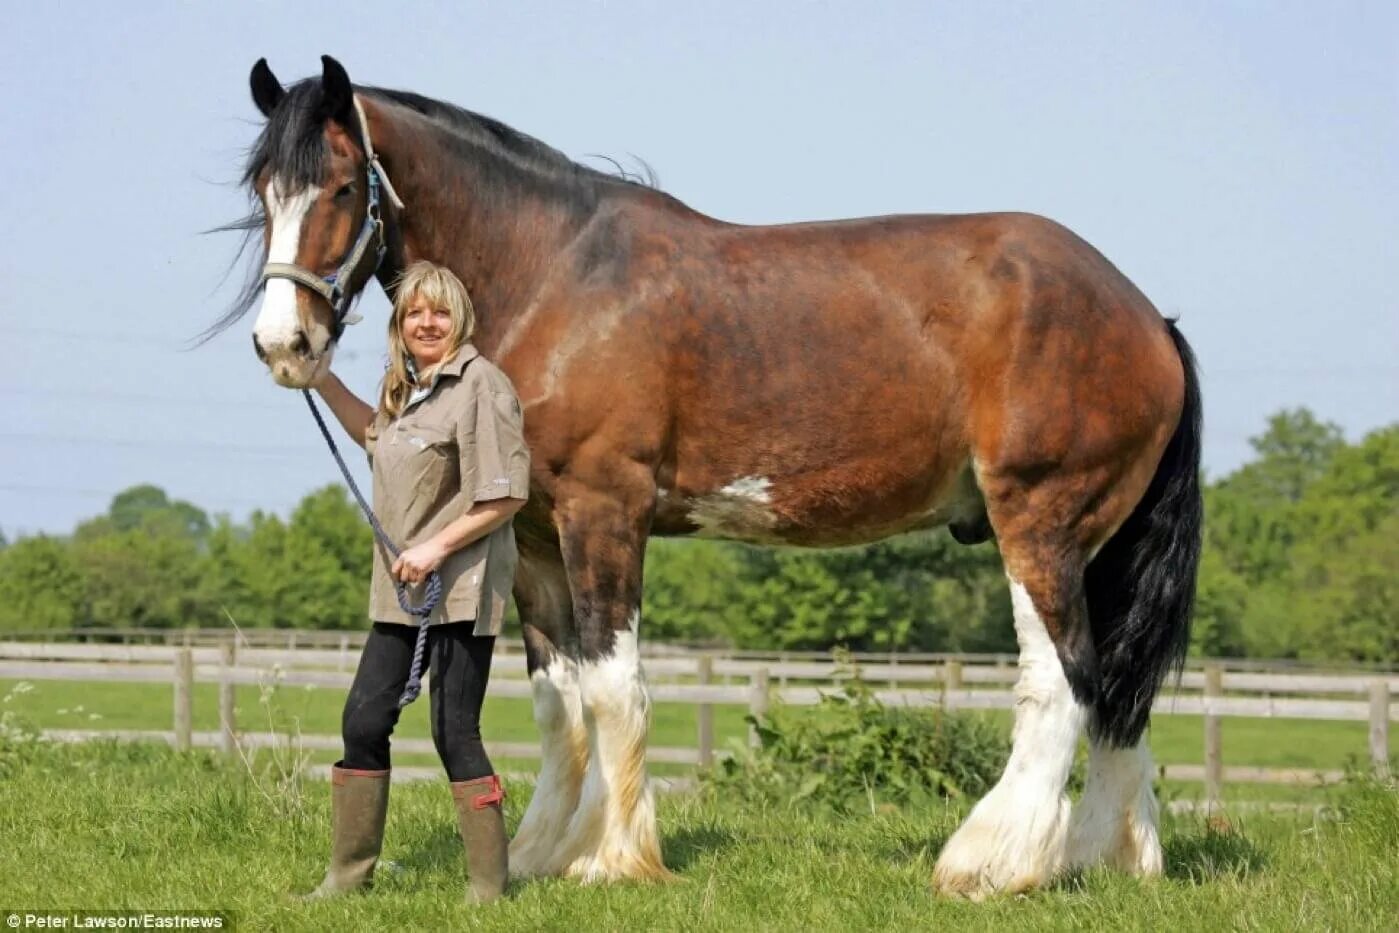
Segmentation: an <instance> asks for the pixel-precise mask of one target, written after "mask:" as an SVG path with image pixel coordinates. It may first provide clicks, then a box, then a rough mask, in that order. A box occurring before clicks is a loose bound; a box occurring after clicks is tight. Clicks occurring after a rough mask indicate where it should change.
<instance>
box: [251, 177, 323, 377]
mask: <svg viewBox="0 0 1399 933" xmlns="http://www.w3.org/2000/svg"><path fill="white" fill-rule="evenodd" d="M286 188H287V185H285V184H284V183H283V182H282V179H280V178H273V179H272V180H271V181H270V182H269V183H268V185H267V218H268V222H269V224H270V225H271V227H272V234H271V236H270V237H269V238H268V243H267V261H268V262H285V263H291V264H294V263H295V262H296V252H297V249H298V247H299V246H300V245H301V227H302V225H303V224H304V223H305V222H306V215H307V213H309V212H310V210H311V205H313V204H315V203H316V198H318V197H319V196H320V193H321V189H320V188H319V187H317V186H316V185H307V186H306V187H305V188H303V189H302V190H301V191H298V192H297V193H296V194H293V195H288V194H285V193H284V192H285V191H286ZM296 290H297V285H296V283H295V282H293V281H292V280H291V279H268V281H267V284H266V286H265V287H264V290H263V293H262V308H261V309H260V310H259V311H258V315H257V323H256V324H254V325H253V333H254V334H256V335H257V339H258V343H260V344H262V347H263V349H264V350H265V351H266V352H267V353H268V355H269V356H271V355H272V354H275V353H278V352H282V353H285V352H287V350H288V349H289V348H290V347H291V343H292V341H293V340H294V339H295V338H296V334H297V332H298V331H299V330H300V329H301V318H300V316H299V315H298V314H297V313H296Z"/></svg>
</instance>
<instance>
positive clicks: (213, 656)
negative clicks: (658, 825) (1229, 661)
mask: <svg viewBox="0 0 1399 933" xmlns="http://www.w3.org/2000/svg"><path fill="white" fill-rule="evenodd" d="M358 655H359V648H358V646H357V645H352V644H351V643H350V642H349V640H348V639H346V640H344V641H341V642H339V643H338V644H336V645H335V646H334V647H322V648H293V649H290V650H288V649H287V648H285V647H275V648H273V647H249V646H244V645H241V644H239V645H235V644H234V642H233V641H231V640H227V639H225V640H224V641H223V642H222V643H219V644H210V645H205V646H190V647H185V646H170V645H158V644H92V643H53V642H48V643H45V642H0V678H6V679H25V680H57V681H79V682H98V683H101V682H128V683H131V682H135V683H159V684H171V685H172V686H173V688H174V709H173V719H174V723H173V725H174V728H173V730H172V731H170V732H165V731H136V732H132V731H106V732H102V731H91V730H49V733H48V734H50V735H51V736H52V737H53V738H57V739H63V740H79V739H84V738H99V737H111V738H120V739H156V740H164V741H168V742H171V743H172V744H174V745H175V746H176V747H177V748H181V749H188V748H190V747H192V746H195V745H200V746H217V747H220V748H222V749H223V750H224V751H225V752H227V753H230V754H232V753H235V752H236V751H237V748H238V746H239V745H241V746H243V747H264V746H268V745H272V744H275V743H277V742H279V741H281V742H285V741H286V737H284V736H283V737H278V736H275V735H272V734H268V733H252V732H244V731H241V730H240V729H239V726H238V722H237V715H236V707H235V697H234V690H235V688H236V687H237V686H238V685H255V686H267V685H269V684H274V683H275V684H279V685H284V686H314V687H328V688H337V689H348V687H349V685H350V681H351V678H352V676H353V674H352V671H353V668H354V666H355V664H356V662H357V661H358ZM879 657H881V658H882V661H880V662H875V663H865V664H860V665H858V667H857V668H855V669H854V670H856V671H858V676H860V677H861V678H862V679H863V680H865V681H868V682H870V683H871V684H883V685H884V686H883V687H882V688H880V689H876V690H875V691H874V692H875V695H876V697H878V699H879V700H880V701H881V702H883V703H886V704H889V705H900V706H910V707H941V708H944V709H1009V708H1011V707H1012V706H1013V705H1014V696H1013V694H1012V693H1011V692H1010V690H1009V689H1008V687H1009V685H1010V684H1012V683H1013V682H1014V680H1015V678H1016V675H1017V671H1016V669H1015V668H1014V667H1012V666H1010V665H1007V664H1005V663H1004V662H1003V659H1002V658H1000V657H996V656H991V657H989V658H988V657H986V656H980V657H978V656H966V655H960V656H959V655H938V656H935V657H936V658H938V659H939V660H937V661H936V662H931V661H929V660H926V659H924V658H919V659H914V660H909V659H907V658H900V659H894V660H892V661H891V660H890V659H889V658H888V656H879ZM645 666H646V670H647V674H648V676H649V678H650V679H651V681H652V683H651V688H650V689H651V697H652V700H653V701H654V702H657V703H679V704H686V705H691V706H695V707H696V714H697V715H696V722H697V733H696V737H695V745H694V746H690V747H683V748H681V747H652V748H651V749H649V750H648V753H647V754H648V758H649V759H650V760H652V761H656V762H665V763H670V764H685V765H693V766H699V767H707V766H709V765H711V764H713V763H714V761H715V759H716V757H717V755H718V754H719V752H718V750H717V749H716V747H715V733H714V708H715V707H716V706H740V707H744V708H746V709H747V710H748V712H749V713H751V714H753V715H754V716H762V715H765V714H766V713H767V711H768V708H769V704H770V703H771V702H773V701H777V702H781V703H784V704H787V705H790V706H808V705H813V704H815V703H818V702H820V699H821V696H822V694H823V693H827V692H829V691H830V690H831V688H832V686H833V685H834V684H835V683H836V682H837V680H838V679H839V678H841V677H849V676H851V675H852V668H851V667H850V666H849V665H846V664H841V663H835V662H831V661H829V660H826V661H818V660H789V661H785V662H784V661H776V662H774V661H771V660H765V659H754V658H746V657H734V656H732V655H714V654H709V653H684V654H682V653H667V654H663V655H659V656H651V657H648V658H647V659H646V661H645ZM196 683H212V684H217V685H218V687H219V724H220V728H219V731H218V732H216V733H197V732H195V731H194V730H193V704H194V685H195V684H196ZM1396 692H1399V674H1392V673H1382V672H1372V673H1369V674H1365V675H1361V676H1354V675H1340V674H1329V673H1293V672H1283V673H1262V672H1259V671H1257V670H1253V671H1237V670H1226V669H1225V668H1224V667H1223V666H1222V665H1219V664H1210V665H1207V666H1206V667H1205V668H1204V669H1203V670H1199V671H1186V672H1185V673H1184V675H1183V676H1182V678H1181V681H1180V683H1179V685H1178V686H1177V687H1176V689H1174V690H1172V691H1168V692H1166V693H1163V694H1162V695H1161V696H1160V697H1158V699H1157V702H1156V705H1155V707H1154V709H1153V714H1154V715H1157V716H1172V715H1200V716H1203V717H1204V746H1205V754H1204V765H1203V766H1199V765H1183V764H1171V763H1167V764H1165V765H1164V766H1162V774H1163V776H1164V777H1167V778H1172V779H1178V780H1186V781H1203V782H1204V784H1205V791H1206V798H1207V800H1209V801H1211V802H1216V801H1218V800H1220V799H1221V796H1222V788H1223V784H1224V782H1225V781H1231V782H1241V783H1249V782H1266V783H1279V782H1281V783H1307V782H1316V781H1318V780H1323V781H1326V780H1336V779H1338V778H1339V776H1340V775H1339V773H1337V772H1334V771H1323V772H1315V771H1310V770H1301V769H1264V768H1254V767H1226V766H1225V764H1224V745H1223V739H1222V728H1221V723H1222V721H1223V720H1224V719H1225V718H1231V717H1244V718H1260V717H1261V718H1295V719H1323V720H1335V721H1362V722H1368V723H1369V742H1368V744H1369V753H1370V758H1371V760H1372V762H1373V764H1374V767H1375V768H1376V769H1379V770H1384V769H1386V768H1387V763H1388V759H1389V723H1390V721H1391V720H1393V719H1395V718H1396V716H1399V704H1396V703H1395V702H1394V701H1393V699H1392V698H1393V696H1394V694H1395V693H1396ZM489 693H490V695H492V696H500V697H517V698H527V697H530V696H531V695H532V691H531V688H530V685H529V682H528V681H527V680H526V679H525V678H524V659H523V657H522V656H521V655H519V654H513V655H512V654H505V655H504V656H501V657H498V658H497V659H496V661H495V662H494V664H493V676H492V679H491V683H490V688H489ZM749 740H750V742H752V741H756V737H755V736H752V735H750V737H749ZM300 742H301V745H302V746H303V747H304V748H307V749H312V750H320V749H338V748H339V747H340V739H339V737H338V736H302V737H300ZM394 745H395V748H399V749H402V750H404V751H408V752H431V751H432V750H433V749H432V743H431V742H430V741H427V740H395V743H394ZM488 749H489V751H490V752H491V753H492V754H493V755H499V756H501V757H503V758H534V757H537V756H538V754H539V752H538V746H537V745H536V744H534V743H489V744H488Z"/></svg>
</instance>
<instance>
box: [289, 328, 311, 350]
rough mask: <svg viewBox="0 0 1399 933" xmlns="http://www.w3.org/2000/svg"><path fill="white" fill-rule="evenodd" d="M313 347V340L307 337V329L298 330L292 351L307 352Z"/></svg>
mask: <svg viewBox="0 0 1399 933" xmlns="http://www.w3.org/2000/svg"><path fill="white" fill-rule="evenodd" d="M310 349H311V341H309V340H307V339H306V332H305V331H300V330H299V331H297V332H296V336H295V337H293V338H292V341H291V352H293V353H307V352H308V351H310Z"/></svg>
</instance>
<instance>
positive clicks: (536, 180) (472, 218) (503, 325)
mask: <svg viewBox="0 0 1399 933" xmlns="http://www.w3.org/2000/svg"><path fill="white" fill-rule="evenodd" d="M376 103H377V104H378V106H376V107H375V108H374V111H373V113H372V116H371V117H370V123H371V128H372V132H373V134H374V141H375V148H376V149H377V150H378V152H379V155H380V157H381V159H382V160H383V162H384V166H385V170H386V171H387V172H388V174H389V176H390V178H391V179H392V181H393V184H394V187H395V188H396V189H397V190H398V194H399V196H400V197H401V198H402V200H403V203H404V209H403V211H401V212H396V214H395V216H394V217H392V218H391V220H390V226H391V227H392V228H393V230H392V235H391V240H392V241H393V248H392V253H393V254H394V255H393V257H392V258H393V260H394V261H391V262H390V263H388V264H387V266H386V268H385V270H384V271H383V273H382V274H381V277H380V280H381V282H383V283H384V284H385V286H386V289H387V288H388V287H389V286H390V285H391V281H392V278H393V277H394V276H396V275H397V274H398V272H399V271H401V269H402V267H403V266H406V265H407V264H408V263H411V262H415V261H417V260H421V259H426V260H429V261H431V262H435V263H439V264H441V265H444V266H446V267H448V268H449V269H451V270H452V271H453V272H454V273H456V275H457V277H458V278H460V279H461V280H462V282H463V284H465V285H466V287H467V290H468V291H469V292H470V294H471V301H472V304H473V306H474V307H475V310H476V319H477V330H476V334H475V337H474V338H473V342H474V343H475V344H476V345H477V346H478V347H479V348H480V349H481V351H482V352H483V353H485V354H487V355H488V356H489V355H491V353H492V351H493V349H494V347H495V346H496V345H497V344H498V343H499V341H500V339H501V338H502V337H503V335H504V333H505V331H506V330H507V329H508V327H509V324H510V322H511V321H512V320H513V319H514V318H515V317H516V316H517V315H519V314H520V313H522V312H523V311H524V310H525V309H526V308H527V307H528V306H529V303H530V301H531V300H532V298H533V297H534V294H535V292H536V291H537V290H538V288H539V285H540V283H542V282H543V280H544V278H545V276H546V275H547V273H548V271H549V268H550V264H551V262H552V261H553V260H554V258H555V257H557V256H558V255H559V253H561V252H562V251H563V249H564V248H565V247H566V246H567V245H568V243H569V242H570V241H571V240H572V239H573V238H574V237H575V236H576V235H577V233H578V231H579V230H581V229H582V228H583V226H584V225H585V224H586V223H587V221H588V218H589V217H591V215H592V213H593V210H594V209H595V207H596V192H595V191H592V190H590V189H587V188H584V187H582V185H583V183H582V182H580V181H578V180H576V179H569V178H560V179H553V178H550V177H548V176H547V175H546V174H542V173H538V172H535V171H532V170H531V169H529V168H527V167H522V166H520V165H518V164H515V163H513V162H512V161H511V160H510V159H509V158H508V157H506V156H504V155H502V154H500V153H496V152H491V151H489V150H488V149H487V148H485V147H482V146H476V145H474V144H464V143H463V142H462V141H461V140H460V139H458V138H456V137H453V136H451V135H450V133H449V132H448V131H447V130H444V129H442V128H440V127H437V126H436V125H434V124H432V123H431V122H430V121H428V120H426V119H424V118H421V117H420V116H419V115H417V114H415V113H412V112H411V111H407V110H406V109H404V108H400V107H396V106H394V105H392V104H386V103H383V102H376ZM366 109H368V108H366ZM381 139H382V142H381Z"/></svg>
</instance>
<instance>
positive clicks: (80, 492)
mask: <svg viewBox="0 0 1399 933" xmlns="http://www.w3.org/2000/svg"><path fill="white" fill-rule="evenodd" d="M128 488H129V487H128ZM122 491H123V490H120V489H117V490H103V489H83V488H81V487H78V486H44V485H39V484H34V483H0V492H15V493H24V494H25V495H34V494H37V495H56V496H70V497H71V496H83V497H88V498H97V499H113V498H115V497H116V495H117V493H120V492H122ZM218 499H219V501H220V502H234V503H237V504H239V505H241V506H245V507H248V508H255V509H263V510H268V511H270V510H271V508H272V507H271V506H268V505H267V503H265V502H261V501H258V500H256V499H246V498H244V497H242V496H219V497H218ZM201 508H202V507H201Z"/></svg>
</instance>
